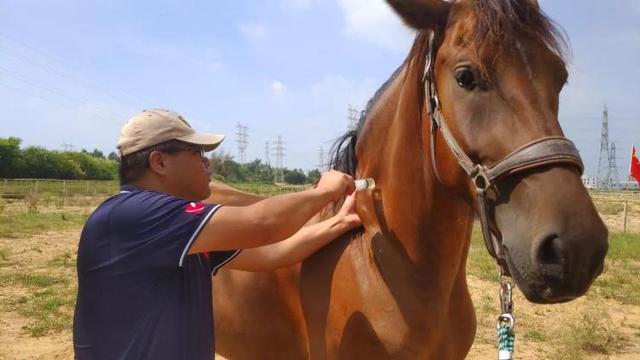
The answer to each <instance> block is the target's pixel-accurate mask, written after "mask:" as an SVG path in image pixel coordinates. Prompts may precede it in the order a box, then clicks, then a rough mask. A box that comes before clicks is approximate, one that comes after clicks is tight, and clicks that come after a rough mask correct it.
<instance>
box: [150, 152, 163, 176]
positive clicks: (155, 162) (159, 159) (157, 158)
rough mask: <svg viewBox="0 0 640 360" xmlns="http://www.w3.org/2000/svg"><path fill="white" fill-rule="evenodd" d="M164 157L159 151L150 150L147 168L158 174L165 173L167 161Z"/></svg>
mask: <svg viewBox="0 0 640 360" xmlns="http://www.w3.org/2000/svg"><path fill="white" fill-rule="evenodd" d="M165 160H166V159H165V157H164V156H163V155H162V153H161V152H160V151H152V152H151V154H149V170H151V171H153V172H154V173H156V174H159V175H165V174H166V173H167V163H166V161H165Z"/></svg>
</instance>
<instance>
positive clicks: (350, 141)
mask: <svg viewBox="0 0 640 360" xmlns="http://www.w3.org/2000/svg"><path fill="white" fill-rule="evenodd" d="M471 2H472V3H473V5H472V6H473V7H474V11H475V29H474V31H473V33H472V34H471V38H470V39H469V40H470V41H469V42H470V43H471V44H473V46H475V47H474V51H475V53H476V56H478V57H479V56H480V53H481V52H482V49H483V48H484V47H485V46H487V45H494V46H498V47H501V46H513V47H518V46H519V45H518V41H517V39H518V38H519V37H520V36H526V37H530V38H532V39H537V40H538V41H541V42H542V44H544V45H545V46H547V48H549V50H550V51H552V52H553V53H555V54H556V55H558V56H559V57H560V58H561V59H562V60H563V61H564V60H565V58H566V56H565V54H566V52H567V48H568V42H567V40H566V36H565V33H564V31H563V30H562V29H561V28H560V26H559V25H557V24H556V23H555V22H554V21H553V20H551V19H550V18H549V17H548V16H547V15H546V14H545V13H544V12H543V11H542V10H541V9H540V7H539V6H538V4H537V2H536V1H535V0H472V1H471ZM459 3H464V1H459ZM462 6H464V5H462ZM454 13H455V11H453V12H452V14H450V18H449V24H451V20H452V18H451V17H453V16H454ZM428 33H429V32H428V31H427V32H424V31H421V32H418V34H417V36H416V40H415V41H414V44H413V47H412V49H411V51H410V52H409V55H408V56H407V58H406V59H405V61H404V62H403V63H402V64H401V65H400V66H399V67H398V68H397V69H396V70H395V71H394V72H393V74H392V75H391V77H389V79H387V81H385V82H384V83H383V84H382V86H381V87H380V88H379V89H378V90H377V91H376V92H375V95H374V96H373V97H372V98H371V99H370V100H369V101H368V102H367V106H366V108H365V110H363V111H362V112H361V113H360V119H359V121H358V125H357V127H356V129H352V130H349V131H347V132H346V133H345V134H344V135H342V136H340V137H338V138H337V139H336V140H335V141H334V143H333V145H332V146H331V150H330V161H329V168H330V169H334V170H339V171H342V172H344V173H347V174H349V175H352V176H354V175H355V172H356V169H357V167H358V160H357V158H356V153H355V149H356V143H357V141H358V136H359V135H360V131H361V130H362V128H363V126H364V124H365V123H366V121H367V120H368V119H369V114H370V113H371V111H372V110H373V109H374V108H375V105H376V103H377V102H378V100H379V99H380V97H381V96H382V94H383V93H384V92H385V91H386V90H387V88H388V87H389V85H390V84H391V83H392V82H393V81H394V80H395V79H396V78H397V77H398V76H399V75H400V73H401V71H402V69H403V68H404V67H405V65H407V64H408V63H409V61H410V60H411V59H412V58H413V57H414V56H416V55H419V53H421V52H422V51H423V49H424V47H423V45H424V44H422V43H424V42H425V41H426V39H427V38H428ZM498 53H499V51H498ZM478 63H479V64H481V63H482V62H478ZM482 70H483V71H486V69H482Z"/></svg>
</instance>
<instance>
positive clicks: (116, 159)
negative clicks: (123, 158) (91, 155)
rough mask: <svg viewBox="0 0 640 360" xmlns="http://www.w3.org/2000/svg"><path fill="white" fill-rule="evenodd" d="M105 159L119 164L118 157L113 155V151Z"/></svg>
mask: <svg viewBox="0 0 640 360" xmlns="http://www.w3.org/2000/svg"><path fill="white" fill-rule="evenodd" d="M107 159H109V160H111V161H115V162H117V163H120V157H119V156H118V154H116V153H115V151H112V152H110V153H109V155H108V156H107Z"/></svg>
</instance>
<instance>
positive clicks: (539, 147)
mask: <svg viewBox="0 0 640 360" xmlns="http://www.w3.org/2000/svg"><path fill="white" fill-rule="evenodd" d="M434 38H435V36H434V34H432V35H431V38H430V43H429V49H428V50H427V51H428V53H427V59H426V66H425V74H424V80H423V82H424V86H425V94H426V98H427V100H428V103H427V104H428V105H427V106H428V110H429V115H430V117H431V166H432V168H433V172H434V175H435V177H436V179H437V180H438V181H439V182H440V183H442V180H441V178H440V175H439V173H438V166H437V163H436V147H435V140H436V133H437V132H438V130H440V134H441V136H442V137H443V138H444V140H445V142H446V144H447V146H448V147H449V149H450V150H451V152H452V153H453V155H454V156H455V158H456V159H457V161H458V164H459V165H460V167H461V168H462V169H463V170H464V171H465V173H467V175H468V176H469V177H470V178H471V181H472V182H473V184H474V186H475V189H476V200H477V202H478V211H479V214H478V215H479V217H480V224H481V226H482V235H483V237H484V242H485V245H486V247H487V251H488V252H489V254H491V256H492V257H493V258H494V259H496V261H497V262H498V265H499V266H500V267H501V268H502V269H501V270H502V273H503V274H505V275H507V274H509V267H508V266H507V264H506V259H505V254H504V248H503V246H502V241H501V234H500V231H499V229H498V228H497V225H495V222H493V223H492V222H490V221H491V219H490V218H489V205H490V204H491V205H494V204H493V203H492V201H495V200H492V199H489V198H488V197H487V193H488V191H490V190H492V191H495V192H496V193H497V181H498V180H501V179H504V178H506V177H508V176H512V175H514V174H518V173H521V172H523V171H526V170H530V169H535V168H540V167H544V166H549V165H558V164H568V165H573V166H576V167H577V168H578V169H579V171H580V174H582V172H583V171H584V165H583V163H582V160H581V159H580V154H579V152H578V149H577V148H576V146H575V145H574V144H573V142H571V141H570V140H569V139H567V138H565V137H561V136H548V137H542V138H539V139H537V140H534V141H532V142H530V143H528V144H525V145H523V146H521V147H520V148H518V149H517V150H515V151H513V152H511V153H510V154H509V155H507V156H506V157H504V158H503V159H502V160H500V161H498V162H496V163H494V164H492V165H489V166H487V165H484V164H482V163H476V162H474V161H473V160H471V158H470V157H469V156H468V155H467V154H466V153H465V151H464V150H463V149H462V147H460V145H459V144H458V142H457V141H456V139H455V138H454V137H453V135H452V133H451V131H450V130H449V127H448V126H447V122H446V119H445V117H444V115H443V114H442V111H441V108H440V101H439V99H438V93H437V89H436V83H435V58H436V51H434Z"/></svg>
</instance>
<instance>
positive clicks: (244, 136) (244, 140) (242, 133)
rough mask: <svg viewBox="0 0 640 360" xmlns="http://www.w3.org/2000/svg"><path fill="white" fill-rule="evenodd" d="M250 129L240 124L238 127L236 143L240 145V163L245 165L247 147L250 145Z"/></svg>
mask: <svg viewBox="0 0 640 360" xmlns="http://www.w3.org/2000/svg"><path fill="white" fill-rule="evenodd" d="M248 131H249V128H248V127H246V126H244V125H242V124H240V123H238V124H237V125H236V142H237V143H238V161H239V162H240V163H244V162H246V160H247V153H246V150H247V145H248V144H249V133H248Z"/></svg>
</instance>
